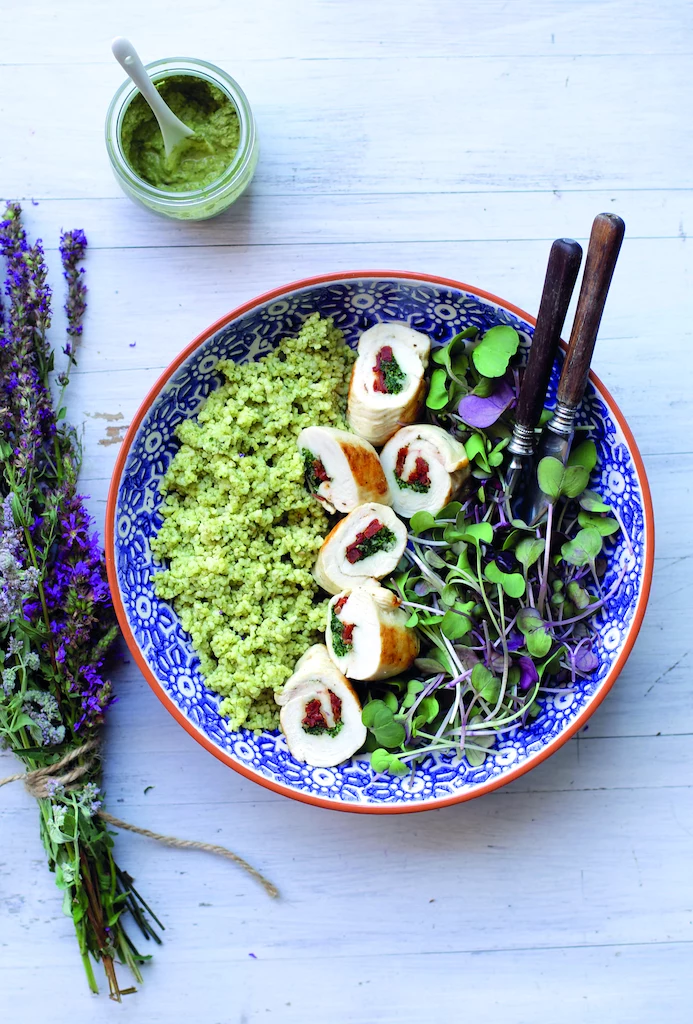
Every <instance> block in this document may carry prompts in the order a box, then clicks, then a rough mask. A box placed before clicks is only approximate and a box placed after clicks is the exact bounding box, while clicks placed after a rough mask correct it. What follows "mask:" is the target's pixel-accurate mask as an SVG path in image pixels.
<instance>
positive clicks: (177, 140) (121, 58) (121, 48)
mask: <svg viewBox="0 0 693 1024" xmlns="http://www.w3.org/2000/svg"><path fill="white" fill-rule="evenodd" d="M111 49H112V50H113V56H114V57H115V59H116V60H117V61H118V63H119V64H120V66H121V67H122V68H123V70H124V71H125V73H126V74H127V75H128V76H129V77H130V78H131V79H132V81H133V82H134V83H135V85H136V86H137V88H138V89H139V91H140V92H141V93H142V95H143V96H144V98H145V100H146V101H147V103H148V104H149V106H150V107H151V108H152V112H153V114H154V117H155V118H156V119H157V121H158V122H159V128H160V129H161V134H162V136H163V139H164V151H165V153H166V159H167V160H168V159H170V157H171V154H172V153H173V151H174V150H175V149H176V148H177V147H178V146H180V144H181V142H183V141H184V140H185V139H189V138H190V136H191V135H194V134H195V132H194V131H193V130H192V128H188V126H187V124H183V122H182V121H181V119H180V118H179V117H176V115H175V114H174V113H173V111H172V110H171V108H170V107H168V106H167V105H166V104H165V103H164V101H163V100H162V98H161V96H160V95H159V92H158V90H157V89H156V87H155V86H154V83H153V82H152V80H151V78H150V77H149V75H148V74H147V70H146V68H145V66H144V64H143V63H142V61H141V60H140V58H139V57H138V55H137V50H136V49H135V47H134V46H133V45H132V43H131V42H130V40H129V39H124V38H123V37H122V36H119V37H118V38H117V39H114V40H113V42H112V43H111Z"/></svg>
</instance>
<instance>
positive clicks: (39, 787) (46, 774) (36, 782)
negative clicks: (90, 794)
mask: <svg viewBox="0 0 693 1024" xmlns="http://www.w3.org/2000/svg"><path fill="white" fill-rule="evenodd" d="M99 745H100V743H99V740H98V739H97V738H96V737H93V738H92V739H89V740H87V741H86V742H85V743H83V744H82V745H81V746H79V747H75V748H74V750H68V752H67V753H66V754H64V755H63V756H62V757H61V758H60V759H59V760H58V761H55V762H54V763H53V764H49V765H45V766H44V767H42V768H34V769H33V770H32V771H28V772H17V773H16V774H15V775H8V776H7V777H6V778H4V779H0V787H1V786H7V785H9V783H10V782H23V783H24V788H25V789H26V791H27V793H29V795H30V796H33V797H35V799H37V800H46V799H50V797H51V796H53V794H54V792H55V787H56V786H58V785H59V786H62V787H63V789H65V790H66V791H68V792H70V791H72V790H75V789H78V788H79V786H80V785H81V779H82V778H83V776H84V775H86V774H87V772H89V770H90V769H91V768H92V767H93V764H94V760H95V759H96V756H97V755H96V751H97V750H98V748H99ZM81 757H84V758H85V760H84V761H82V762H81V763H78V764H75V763H74V762H76V761H79V759H80V758H81ZM96 815H97V816H98V817H99V818H101V819H102V820H103V821H105V822H107V823H108V824H109V825H113V826H114V828H121V829H125V830H126V831H128V832H135V833H136V834H137V835H139V836H145V837H146V838H147V839H155V840H156V841H157V842H158V843H163V844H164V845H165V846H172V847H174V848H175V849H177V850H202V851H203V852H204V853H214V854H216V855H217V856H219V857H225V858H226V859H227V860H230V861H232V862H233V863H234V864H236V865H237V867H239V868H242V869H243V870H244V871H246V872H247V873H248V874H249V875H250V876H251V877H252V878H254V879H255V881H256V882H259V883H260V885H261V886H262V887H263V889H264V890H265V892H266V893H267V894H268V895H269V896H271V897H272V899H277V898H278V897H279V890H278V889H277V887H276V886H275V885H273V883H272V882H270V881H269V879H267V878H265V876H264V875H263V874H262V873H261V872H260V871H258V870H257V868H254V867H253V866H252V864H249V863H248V861H247V860H244V859H243V857H240V856H239V855H238V854H237V853H234V852H233V851H232V850H229V849H227V848H226V847H225V846H218V845H217V844H216V843H200V842H197V841H196V840H193V839H179V838H178V837H177V836H167V835H164V834H163V833H161V832H152V831H151V830H150V829H148V828H140V827H139V826H138V825H131V824H130V822H127V821H123V820H122V819H121V818H116V817H115V816H114V815H113V814H109V813H108V812H107V811H104V810H101V809H99V810H98V811H96Z"/></svg>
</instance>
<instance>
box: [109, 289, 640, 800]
mask: <svg viewBox="0 0 693 1024" xmlns="http://www.w3.org/2000/svg"><path fill="white" fill-rule="evenodd" d="M361 278H384V279H388V280H401V281H421V282H423V283H426V284H436V285H442V286H443V287H446V288H453V289H455V290H459V291H463V292H468V293H470V294H471V295H476V296H478V297H479V298H482V299H486V300H487V301H489V302H491V303H493V304H494V305H497V306H500V307H501V308H503V309H507V310H509V311H510V312H512V313H515V314H516V315H517V316H519V317H521V318H522V319H523V320H525V321H526V322H527V323H529V324H532V325H536V318H535V317H533V316H530V314H529V313H527V312H525V310H523V309H520V307H519V306H515V305H513V304H512V303H510V302H506V301H505V300H504V299H501V298H499V297H498V296H497V295H494V294H493V293H492V292H487V291H482V289H480V288H474V287H472V286H471V285H468V284H464V283H463V282H462V281H454V280H452V279H451V278H447V277H437V276H434V275H431V274H417V273H416V272H415V271H410V270H350V271H345V272H341V273H333V274H318V275H317V276H315V277H306V278H303V279H302V280H300V281H295V282H293V283H291V284H287V285H283V286H282V287H281V288H274V289H272V290H271V291H268V292H265V293H264V294H262V295H259V296H257V297H256V298H254V299H251V300H250V301H249V302H245V303H243V304H242V305H241V306H238V307H237V308H236V309H234V310H232V311H231V312H230V313H227V314H226V315H225V316H223V317H221V318H220V319H219V320H217V321H216V323H213V324H212V325H211V327H208V328H207V330H205V331H203V332H202V334H199V335H198V336H197V337H196V338H195V339H194V340H193V341H191V342H190V344H189V345H187V346H186V347H185V348H184V349H183V351H182V352H181V353H180V355H178V356H177V357H176V359H174V360H173V362H172V363H171V364H170V365H169V366H168V367H167V369H166V370H165V371H164V372H163V374H162V375H161V376H160V377H159V379H158V380H157V381H156V383H155V384H154V386H153V387H152V388H151V389H150V391H149V392H148V394H147V396H146V397H145V399H144V401H143V402H142V404H141V406H140V408H139V410H138V411H137V415H136V416H135V418H134V420H133V421H132V423H131V424H130V427H129V429H128V431H127V433H126V435H125V437H124V439H123V443H122V445H121V449H120V452H119V453H118V458H117V460H116V464H115V468H114V470H113V476H112V478H111V485H110V488H109V492H108V501H107V505H106V543H105V547H106V568H107V572H108V582H109V586H110V588H111V595H112V598H113V605H114V607H115V611H116V615H117V617H118V622H119V623H120V628H121V630H122V632H123V636H124V637H125V641H126V643H127V645H128V647H129V649H130V652H131V654H132V655H133V657H134V659H135V661H136V662H137V665H138V666H139V668H140V670H141V671H142V674H143V675H144V678H145V679H146V680H147V682H148V683H149V685H150V687H151V688H152V690H153V691H154V693H155V694H156V696H157V697H158V698H159V700H160V701H161V703H162V704H163V705H164V707H165V708H166V709H167V711H169V712H170V714H171V715H173V717H174V718H175V719H176V720H177V721H178V723H179V724H180V725H182V726H183V728H184V729H185V730H186V732H188V733H189V734H190V735H191V736H192V737H193V738H194V739H195V740H197V742H198V743H200V744H201V745H202V746H203V747H205V748H206V749H207V750H208V751H209V752H210V753H211V754H213V755H214V756H215V757H217V758H218V759H219V760H220V761H223V763H224V764H226V765H228V766H229V767H230V768H233V769H234V770H235V771H237V772H239V773H240V774H241V775H244V776H245V777H246V778H247V779H251V780H252V781H253V782H256V783H258V784H259V785H261V786H264V787H265V788H266V789H270V790H273V791H274V792H275V793H280V794H281V795H282V796H287V797H290V798H291V799H293V800H300V801H302V802H303V803H307V804H314V805H315V806H316V807H325V808H327V809H328V810H338V811H351V812H355V813H361V814H407V813H414V812H418V811H429V810H436V809H438V808H440V807H448V806H450V804H457V803H463V802H464V801H466V800H472V799H475V798H476V797H479V796H482V795H483V794H484V793H490V792H491V791H492V790H494V789H500V787H501V786H506V785H507V784H508V783H509V782H512V781H513V780H514V779H517V778H519V777H520V776H521V775H524V774H525V772H528V771H530V770H531V769H532V768H535V767H536V766H537V765H538V764H541V762H542V761H545V760H546V758H547V757H550V756H551V754H553V753H555V752H556V751H557V750H558V749H559V747H562V746H563V744H564V743H566V742H567V741H568V740H569V739H570V738H571V736H574V735H575V733H576V732H577V731H578V730H579V729H581V728H582V726H583V725H584V724H585V722H586V721H587V720H588V719H589V718H590V716H591V715H592V714H593V713H594V711H595V710H596V709H597V708H598V707H599V705H600V704H601V702H602V701H603V700H604V698H605V697H606V695H607V693H609V691H610V690H611V688H612V686H613V685H614V683H615V682H616V680H617V679H618V677H619V675H620V674H621V671H622V670H623V667H624V665H625V664H626V661H627V660H628V657H629V655H630V652H631V650H632V648H633V644H634V643H635V640H636V638H637V636H638V633H639V632H640V627H641V625H642V620H643V617H644V615H645V609H646V607H647V601H648V598H649V595H650V587H651V584H652V569H653V564H654V513H653V509H652V496H651V494H650V487H649V484H648V481H647V473H646V472H645V466H644V464H643V461H642V456H641V455H640V452H639V450H638V446H637V444H636V442H635V438H634V437H633V434H632V431H631V429H630V427H629V426H628V424H627V423H626V420H625V418H624V416H623V413H622V412H621V410H620V409H619V407H618V405H617V404H616V402H615V401H614V399H613V398H612V396H611V394H610V393H609V391H608V390H607V389H606V388H605V387H604V385H603V384H602V382H601V381H600V380H599V378H598V377H597V376H596V374H594V373H592V372H591V371H590V380H591V381H592V383H593V385H594V386H595V388H596V390H597V391H598V393H599V394H600V396H602V397H603V398H605V399H606V401H607V403H608V406H609V410H610V412H611V413H612V415H613V416H614V418H615V420H616V422H617V423H618V425H619V427H620V429H621V431H622V432H623V435H624V437H625V439H626V442H627V444H628V449H629V451H630V454H631V456H632V459H633V462H634V463H635V468H636V472H637V475H638V483H639V485H640V489H641V492H642V498H643V508H644V515H645V561H644V566H643V580H642V586H641V588H640V593H639V595H638V600H637V604H636V606H635V612H634V615H633V620H632V622H631V625H630V629H629V630H628V634H627V636H626V642H625V644H624V645H623V648H622V650H621V652H620V654H619V656H618V658H617V659H616V661H615V662H614V664H613V665H612V666H611V668H610V669H609V671H608V673H607V674H606V676H605V678H604V681H603V682H602V684H601V685H600V687H599V690H598V691H597V693H596V694H595V695H594V697H593V698H592V699H591V700H590V701H589V703H588V704H587V706H586V707H585V708H584V710H583V711H582V712H581V713H580V714H579V715H578V716H577V718H576V719H575V721H574V722H572V723H571V724H570V725H569V726H568V727H567V728H566V729H564V730H563V731H562V732H561V733H560V734H559V735H558V736H556V737H555V738H554V739H553V740H551V742H549V743H548V744H547V745H546V746H545V747H544V748H543V749H542V750H540V751H538V752H537V753H536V754H532V755H531V756H530V757H528V758H527V759H526V760H525V761H524V762H523V763H522V764H521V765H518V766H517V768H514V769H512V771H509V772H507V773H505V774H504V775H502V776H501V777H500V778H498V779H491V780H489V781H488V782H484V783H481V784H480V785H479V786H475V787H474V788H473V789H470V790H468V791H465V792H462V793H458V794H455V795H453V796H448V797H444V798H443V799H441V800H428V801H425V802H422V803H421V804H417V803H406V804H394V805H390V804H385V805H383V806H378V805H376V804H350V803H343V802H341V801H339V800H329V799H325V798H324V797H320V796H314V795H312V794H311V793H302V792H300V791H297V790H295V789H292V788H291V787H290V786H284V785H282V784H280V783H278V782H274V781H273V780H272V779H266V778H264V777H262V776H261V775H259V774H258V773H256V772H254V771H253V770H252V769H250V768H247V767H246V766H245V765H243V764H240V763H239V762H238V761H236V760H234V758H232V757H231V756H230V755H229V754H227V753H226V752H225V751H223V750H221V749H220V748H219V747H218V746H217V745H216V744H215V743H213V742H212V740H210V739H209V737H207V736H206V735H205V734H204V733H203V732H201V731H200V730H199V729H198V728H196V727H195V726H194V725H193V723H192V722H191V721H190V720H189V719H188V718H186V716H185V715H184V714H183V712H182V711H181V710H180V709H179V708H178V706H177V705H176V704H175V702H174V701H173V700H172V698H171V697H169V695H168V694H167V693H166V692H165V690H164V689H163V687H162V685H161V684H160V683H159V681H158V680H157V679H156V677H155V676H154V674H153V672H152V671H151V669H150V668H149V665H148V664H147V662H146V661H145V659H144V657H143V655H142V652H141V651H140V648H139V645H138V644H137V641H136V640H135V637H134V636H133V633H132V631H131V629H130V624H129V622H128V620H127V616H126V614H125V608H124V607H123V602H122V600H121V596H120V587H119V584H118V578H117V572H116V564H115V512H116V503H117V498H118V490H119V487H120V479H121V476H122V473H123V469H124V466H125V462H126V460H127V457H128V453H129V451H130V447H131V445H132V443H133V441H134V439H135V436H136V434H137V431H138V429H139V426H140V424H141V422H142V420H143V419H144V417H145V415H146V414H147V412H148V411H149V409H150V407H151V406H152V404H153V402H154V401H155V400H156V398H157V397H158V396H159V394H160V393H161V390H162V388H163V386H164V384H165V383H166V382H167V381H168V380H169V379H170V378H171V377H172V375H173V374H174V373H175V371H176V370H177V369H178V367H179V366H181V365H182V363H184V362H185V360H186V359H187V358H188V357H189V356H190V355H192V353H193V352H194V351H195V350H196V349H197V348H199V346H200V345H202V344H203V343H204V342H205V341H207V340H208V339H209V338H211V337H212V335H214V334H216V333H217V332H218V331H220V330H222V329H223V328H224V327H226V326H228V324H230V323H231V322H232V321H233V320H236V319H238V317H241V316H243V315H244V314H245V313H248V312H249V311H250V310H252V309H254V308H256V307H257V306H261V305H263V304H265V303H267V302H271V301H272V300H273V299H277V298H279V296H281V295H285V294H287V293H291V292H295V291H303V290H305V289H306V288H310V287H313V286H315V285H321V284H329V283H331V282H333V281H350V280H354V279H361ZM561 344H562V345H563V348H564V349H565V347H566V346H565V343H564V342H561Z"/></svg>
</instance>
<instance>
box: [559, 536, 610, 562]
mask: <svg viewBox="0 0 693 1024" xmlns="http://www.w3.org/2000/svg"><path fill="white" fill-rule="evenodd" d="M601 550H602V537H601V534H600V533H599V530H595V529H594V528H593V527H588V528H587V529H585V530H580V532H579V533H578V535H577V537H575V539H574V540H569V541H567V543H565V544H563V545H562V547H561V555H562V556H563V558H564V559H565V560H566V562H570V564H571V565H592V566H593V565H594V560H595V558H596V557H597V555H598V554H599V552H600V551H601Z"/></svg>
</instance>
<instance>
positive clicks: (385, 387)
mask: <svg viewBox="0 0 693 1024" xmlns="http://www.w3.org/2000/svg"><path fill="white" fill-rule="evenodd" d="M373 373H374V374H375V380H374V381H373V390H374V391H379V392H380V393H381V394H383V395H398V394H399V393H400V391H401V390H402V389H403V388H404V383H405V381H406V379H407V375H406V373H405V372H404V370H403V369H402V367H401V366H400V365H399V363H398V362H397V360H396V359H395V355H394V352H393V351H392V347H391V346H390V345H383V347H382V348H381V349H380V351H379V352H378V354H377V356H376V357H375V366H374V367H373Z"/></svg>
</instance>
